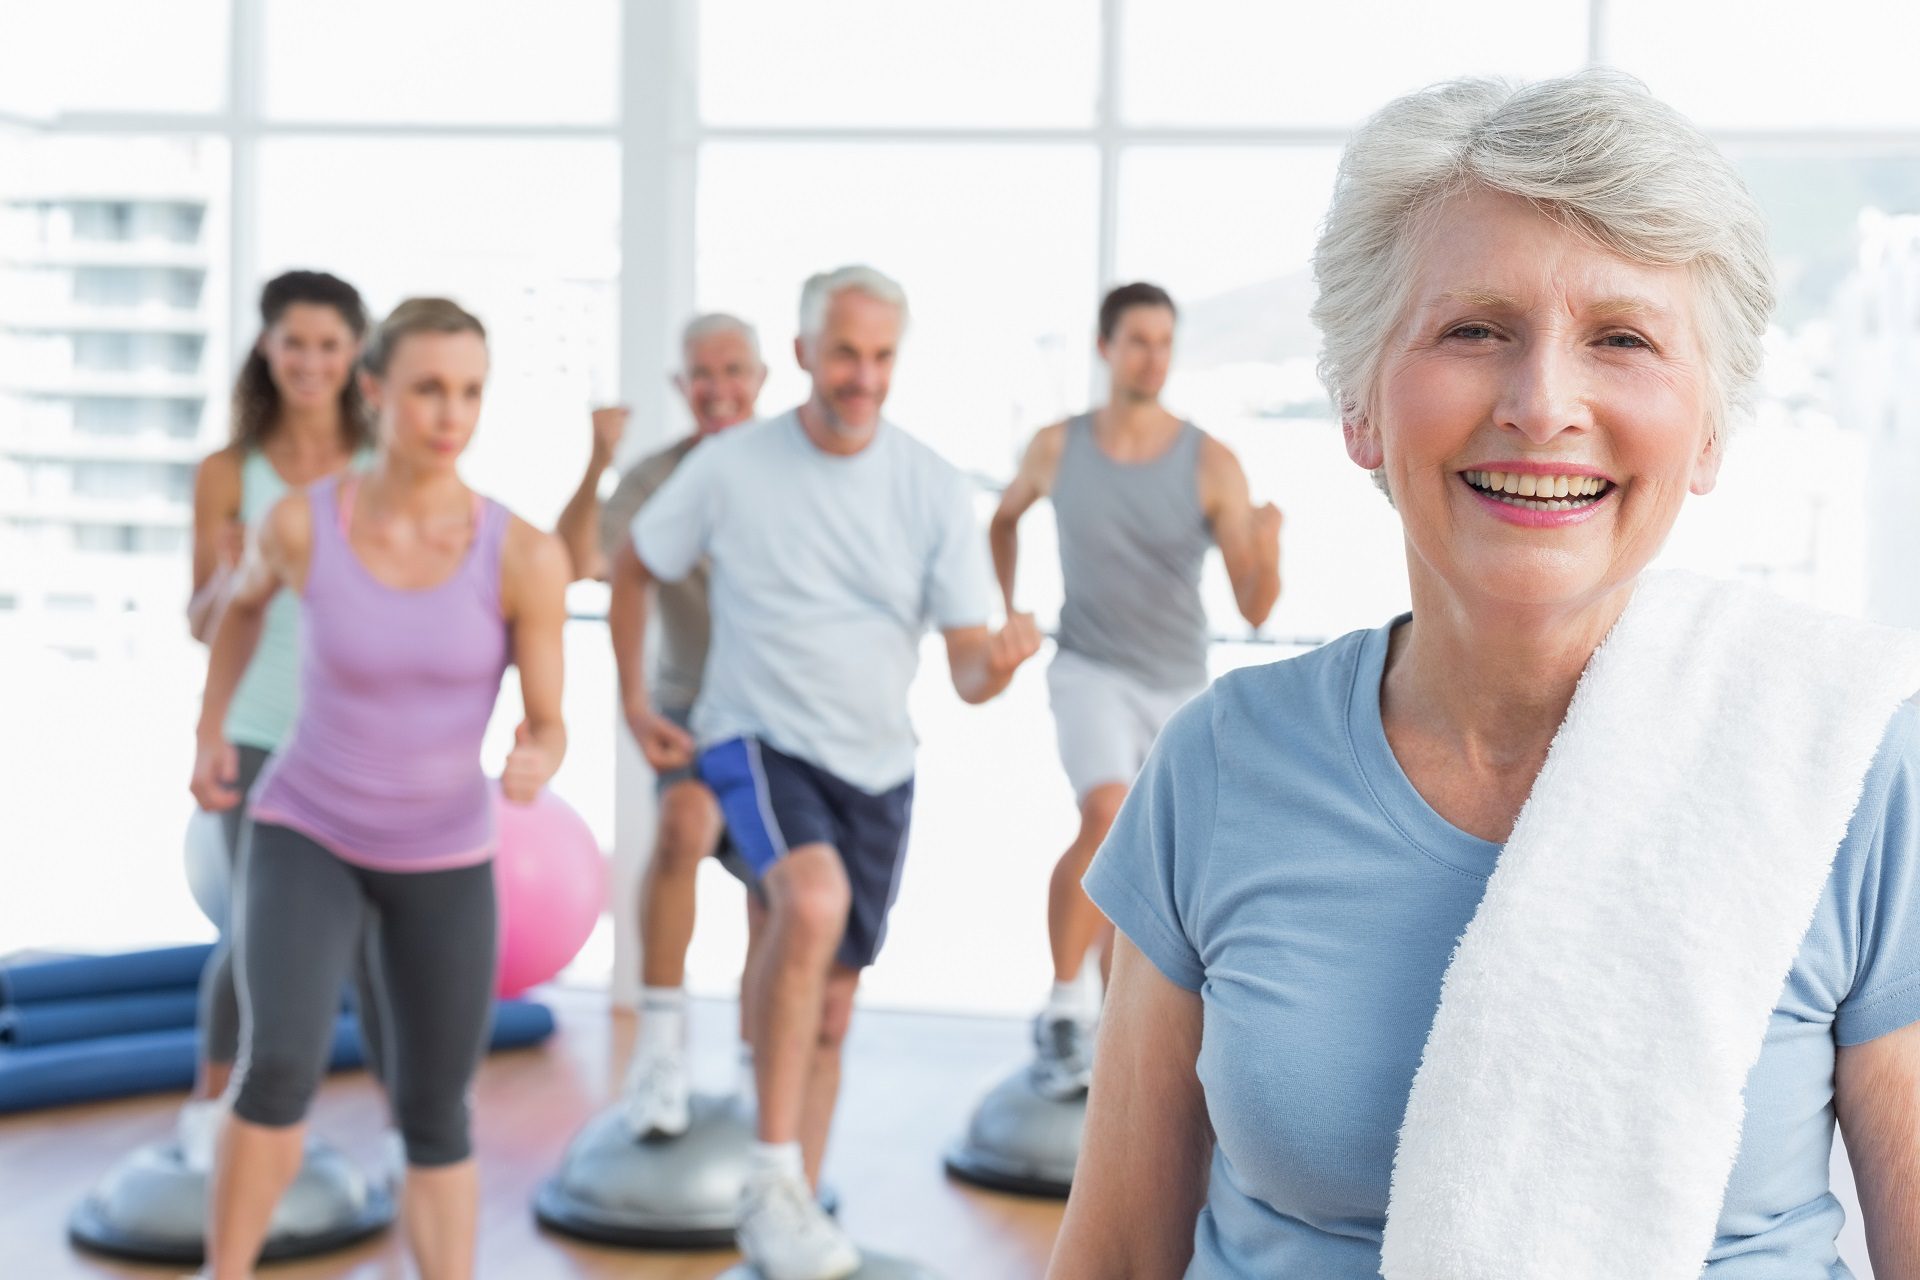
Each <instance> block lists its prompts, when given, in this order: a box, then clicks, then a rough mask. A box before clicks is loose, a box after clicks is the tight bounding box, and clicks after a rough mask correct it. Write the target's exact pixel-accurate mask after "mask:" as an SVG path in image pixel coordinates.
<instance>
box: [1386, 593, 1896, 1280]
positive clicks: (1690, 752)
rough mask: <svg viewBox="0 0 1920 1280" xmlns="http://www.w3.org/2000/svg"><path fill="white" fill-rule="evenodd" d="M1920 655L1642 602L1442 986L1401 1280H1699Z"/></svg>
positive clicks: (1586, 678)
mask: <svg viewBox="0 0 1920 1280" xmlns="http://www.w3.org/2000/svg"><path fill="white" fill-rule="evenodd" d="M1916 688H1920V636H1917V635H1915V634H1913V633H1909V632H1902V631H1894V630H1891V629H1888V628H1884V627H1876V626H1871V625H1868V624H1865V623H1859V622H1853V621H1849V620H1845V619H1840V618H1835V617H1831V616H1828V615H1825V614H1821V613H1817V612H1815V611H1813V610H1810V609H1807V608H1803V607H1801V606H1798V605H1794V604H1790V603H1788V602H1787V601H1784V600H1781V599H1779V598H1778V597H1775V596H1772V595H1770V594H1768V593H1766V592H1763V591H1759V590H1757V589H1755V588H1752V587H1743V586H1739V585H1735V584H1731V583H1717V582H1710V581H1707V580H1705V579H1701V578H1696V577H1691V576H1688V575H1681V574H1667V573H1662V574H1656V575H1650V576H1648V577H1647V578H1646V579H1645V580H1644V581H1643V582H1642V583H1641V584H1640V586H1639V588H1638V590H1637V591H1636V592H1635V595H1634V598H1633V601H1632V603H1631V604H1630V605H1629V606H1628V607H1627V609H1626V611H1625V613H1624V614H1622V616H1621V618H1620V620H1619V622H1618V623H1617V624H1616V625H1615V626H1614V629H1613V632H1612V633H1611V634H1610V635H1609V636H1608V637H1607V640H1606V642H1605V643H1604V644H1603V645H1601V647H1600V649H1599V650H1598V651H1597V652H1596V653H1595V654H1594V655H1593V658H1592V660H1591V661H1590V662H1589V663H1588V666H1587V670H1586V672H1585V674H1584V675H1583V676H1582V677H1581V680H1580V685H1579V688H1578V689H1577V690H1576V691H1575V693H1574V697H1573V702H1572V705H1571V706H1570V707H1569V708H1568V711H1567V719H1566V722H1565V723H1564V724H1563V725H1562V726H1561V727H1560V731H1559V733H1558V734H1557V735H1556V736H1555V738H1554V742H1553V747H1552V749H1551V750H1550V751H1549V752H1548V755H1547V761H1546V764H1545V766H1544V767H1543V768H1542V769H1541V771H1540V776H1539V778H1538V779H1537V780H1536V781H1535V782H1534V786H1533V792H1532V794H1531V795H1530V796H1529V798H1528V800H1527V804H1526V807H1525V808H1524V809H1523V810H1522V811H1521V814H1520V818H1519V821H1518V822H1517V823H1516V824H1515V826H1514V829H1513V836H1512V838H1511V839H1509V840H1508V842H1507V845H1506V848H1505V850H1504V851H1503V852H1502V853H1501V855H1500V861H1499V864H1498V866H1497V867H1496V868H1495V870H1494V873H1493V877H1492V879H1491V880H1490V881H1489V882H1488V884H1487V892H1486V896H1485V898H1484V899H1482V901H1481V903H1480V908H1479V910H1478V912H1476V913H1475V915H1474V917H1473V921H1472V923H1471V924H1469V925H1468V926H1467V931H1466V933H1465V935H1464V936H1463V937H1462V938H1461V941H1460V945H1459V947H1458V949H1457V950H1456V951H1455V952H1454V956H1453V961H1452V963H1451V965H1449V967H1448V969H1447V974H1446V981H1445V983H1444V985H1443V987H1442V990H1441V997H1440V1008H1439V1011H1438V1013H1437V1014H1436V1015H1435V1017H1434V1023H1433V1029H1432V1031H1431V1032H1430V1033H1429V1034H1428V1037H1427V1045H1426V1052H1425V1055H1424V1057H1423V1059H1422V1061H1421V1064H1420V1070H1419V1073H1418V1075H1417V1076H1416V1077H1415V1079H1414V1084H1413V1093H1412V1096H1411V1097H1410V1098H1409V1100H1408V1103H1407V1114H1406V1120H1405V1123H1404V1124H1403V1126H1402V1128H1401V1131H1400V1145H1399V1150H1398V1152H1397V1154H1396V1156H1395V1159H1394V1170H1393V1188H1392V1195H1391V1198H1390V1201H1389V1205H1388V1209H1387V1226H1386V1237H1385V1243H1384V1248H1383V1251H1382V1267H1381V1270H1382V1274H1383V1275H1385V1276H1386V1277H1387V1278H1388V1280H1509V1278H1511V1280H1538V1278H1540V1277H1551V1278H1552V1280H1687V1278H1691V1277H1696V1276H1698V1275H1699V1274H1700V1272H1701V1270H1702V1269H1703V1267H1704V1265H1705V1262H1706V1256H1707V1253H1708V1251H1709V1250H1710V1249H1711V1248H1712V1246H1713V1240H1714V1237H1715V1234H1716V1232H1715V1227H1716V1224H1717V1223H1718V1221H1719V1217H1720V1202H1721V1199H1722V1197H1723V1195H1724V1194H1725V1190H1726V1183H1727V1177H1728V1174H1729V1173H1730V1172H1731V1171H1732V1169H1733V1161H1734V1156H1735V1155H1736V1154H1737V1152H1738V1148H1739V1142H1740V1132H1741V1128H1742V1124H1743V1116H1744V1107H1743V1102H1742V1098H1741V1091H1742V1090H1743V1089H1744V1087H1745V1085H1746V1079H1747V1074H1748V1072H1749V1071H1750V1070H1751V1069H1752V1067H1753V1064H1754V1062H1755V1060H1756V1059H1757V1058H1758V1057H1759V1055H1760V1048H1761V1043H1762V1041H1763V1039H1764V1037H1765V1034H1766V1029H1767V1023H1768V1019H1769V1018H1770V1016H1771V1014H1772V1011H1773V1008H1774V1005H1775V1004H1776V1003H1777V1002H1778V1000H1779V996H1780V989H1781V986H1782V985H1783V983H1784V981H1785V978H1786V974H1787V971H1788V970H1789V969H1790V968H1791V967H1792V964H1793V958H1794V956H1795V955H1796V954H1797V953H1798V951H1799V949H1800V944H1801V942H1802V940H1803V938H1804V937H1805V935H1806V932H1807V928H1808V926H1809V925H1810V924H1811V923H1812V920H1813V913H1814V909H1815V908H1816V906H1817V905H1818V904H1819V899H1820V894H1821V891H1822V889H1823V888H1824V886H1825V884H1826V880H1827V876H1828V872H1829V870H1830V868H1831V866H1832V862H1833V856H1834V854H1835V852H1836V851H1837V850H1838V848H1839V845H1840V842H1841V840H1842V839H1843V838H1844V837H1845V835H1846V830H1847V823H1848V821H1849V819H1850V818H1851V816H1852V814H1853V811H1854V808H1855V806H1856V805H1857V804H1858V803H1859V799H1860V791H1861V787H1862V785H1863V783H1864V782H1865V779H1866V774H1867V770H1868V768H1869V766H1870V765H1871V764H1872V762H1873V757H1874V753H1875V750H1876V748H1877V747H1878V746H1879V743H1880V740H1881V737H1882V736H1883V734H1884V733H1885V731H1886V727H1887V725H1888V723H1889V721H1890V720H1891V719H1892V716H1893V713H1894V711H1895V710H1897V709H1898V707H1899V704H1900V702H1901V701H1902V700H1903V699H1904V698H1906V697H1907V696H1908V695H1909V694H1911V693H1913V691H1914V690H1915V689H1916Z"/></svg>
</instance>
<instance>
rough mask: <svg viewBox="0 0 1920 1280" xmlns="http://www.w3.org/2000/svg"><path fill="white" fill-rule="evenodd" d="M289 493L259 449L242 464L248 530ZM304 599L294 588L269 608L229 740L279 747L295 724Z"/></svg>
mask: <svg viewBox="0 0 1920 1280" xmlns="http://www.w3.org/2000/svg"><path fill="white" fill-rule="evenodd" d="M286 492H287V482H286V481H284V480H282V479H281V478H280V473H279V472H278V471H275V470H274V469H273V464H272V463H271V462H268V461H267V455H266V454H264V453H262V452H260V451H259V450H258V449H253V450H250V451H249V452H248V453H247V457H246V461H244V462H242V463H241V464H240V519H241V522H242V523H244V524H245V525H246V526H247V528H248V530H252V529H254V528H255V527H257V526H258V525H259V523H260V521H261V520H262V519H264V518H265V517H266V514H267V512H268V511H271V510H272V509H273V504H274V503H276V502H278V501H280V499H281V498H282V497H283V496H285V494H286ZM299 676H300V602H299V601H298V600H297V599H295V598H294V595H293V592H291V591H285V590H283V591H281V592H280V593H279V594H277V595H275V596H274V598H273V602H272V603H271V604H269V605H268V606H267V621H266V625H265V627H263V628H262V629H261V632H260V647H259V648H258V649H256V650H254V653H253V661H252V662H250V663H248V664H247V673H246V674H245V675H243V676H241V677H240V687H239V688H238V689H235V690H234V691H233V702H232V704H231V705H229V706H228V708H227V741H228V742H231V743H233V744H234V745H236V746H243V747H257V748H259V749H260V750H262V751H276V750H278V749H279V747H280V742H281V740H282V739H284V738H285V737H286V736H287V730H288V729H291V728H292V727H293V713H294V710H295V708H296V707H297V706H298V704H299V689H300V680H299Z"/></svg>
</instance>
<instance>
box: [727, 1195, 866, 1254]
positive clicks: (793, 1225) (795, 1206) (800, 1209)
mask: <svg viewBox="0 0 1920 1280" xmlns="http://www.w3.org/2000/svg"><path fill="white" fill-rule="evenodd" d="M734 1230H735V1234H736V1235H737V1236H738V1237H739V1243H740V1252H742V1253H744V1254H746V1255H747V1261H749V1262H751V1263H752V1264H753V1265H754V1266H755V1267H757V1268H759V1271H760V1274H761V1275H762V1276H764V1277H766V1280H844V1278H845V1277H847V1276H850V1275H852V1274H853V1273H854V1272H856V1271H858V1270H859V1269H860V1250H859V1249H857V1248H855V1247H854V1243H853V1241H852V1240H849V1239H848V1238H847V1233H846V1232H844V1231H842V1230H841V1229H840V1226H839V1224H838V1223H836V1222H835V1221H834V1220H833V1219H832V1218H830V1217H828V1216H827V1212H826V1210H824V1209H822V1208H821V1207H820V1205H819V1202H818V1201H816V1200H815V1199H814V1198H813V1196H812V1194H811V1193H809V1192H808V1190H807V1184H806V1181H805V1180H804V1179H797V1178H790V1177H787V1176H785V1175H783V1174H780V1173H775V1172H772V1171H766V1170H760V1171H755V1172H753V1173H750V1174H748V1175H747V1181H746V1183H745V1185H744V1186H742V1187H741V1188H740V1222H739V1225H738V1226H737V1227H736V1228H735V1229H734Z"/></svg>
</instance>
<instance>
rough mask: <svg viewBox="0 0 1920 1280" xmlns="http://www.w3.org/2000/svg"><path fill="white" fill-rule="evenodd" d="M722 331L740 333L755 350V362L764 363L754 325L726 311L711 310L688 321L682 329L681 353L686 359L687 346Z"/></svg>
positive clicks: (749, 348)
mask: <svg viewBox="0 0 1920 1280" xmlns="http://www.w3.org/2000/svg"><path fill="white" fill-rule="evenodd" d="M722 333H733V334H738V335H739V336H740V338H741V340H742V341H744V342H745V343H746V344H747V350H749V351H751V352H753V362H754V363H755V364H757V365H764V364H765V361H763V360H762V359H761V358H760V335H759V334H758V333H756V332H755V331H754V328H753V326H752V325H750V324H748V323H747V322H746V321H745V320H742V319H741V318H740V317H739V316H734V315H728V314H727V313H726V312H724V311H709V312H707V313H706V314H705V315H698V316H695V317H694V318H693V319H691V320H689V321H687V327H686V328H684V329H682V330H681V331H680V354H681V359H682V360H683V361H684V360H685V358H686V352H687V348H689V347H691V346H692V345H693V344H694V343H696V342H698V341H700V340H701V339H702V338H711V337H715V336H716V335H719V334H722Z"/></svg>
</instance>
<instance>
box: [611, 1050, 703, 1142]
mask: <svg viewBox="0 0 1920 1280" xmlns="http://www.w3.org/2000/svg"><path fill="white" fill-rule="evenodd" d="M622 1094H623V1099H622V1100H623V1104H624V1106H625V1114H626V1119H627V1128H628V1130H629V1131H630V1132H631V1133H632V1134H633V1136H634V1137H636V1138H677V1137H679V1136H680V1135H681V1134H683V1133H685V1132H686V1131H687V1126H688V1125H690V1124H692V1123H693V1102H692V1096H691V1094H692V1090H691V1088H690V1087H689V1085H688V1083H687V1060H686V1058H685V1057H683V1056H682V1055H680V1054H678V1053H674V1052H671V1051H666V1050H655V1051H652V1052H647V1053H636V1054H635V1055H634V1057H633V1061H632V1062H631V1063H630V1064H628V1066H627V1083H626V1086H625V1088H624V1089H623V1090H622Z"/></svg>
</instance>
